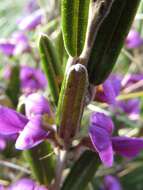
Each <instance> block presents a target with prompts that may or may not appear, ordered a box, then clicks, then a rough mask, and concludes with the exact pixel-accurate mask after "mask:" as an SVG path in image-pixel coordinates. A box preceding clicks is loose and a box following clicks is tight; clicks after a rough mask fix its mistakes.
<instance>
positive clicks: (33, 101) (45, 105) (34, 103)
mask: <svg viewBox="0 0 143 190" xmlns="http://www.w3.org/2000/svg"><path fill="white" fill-rule="evenodd" d="M25 110H26V115H27V117H28V118H30V117H31V116H33V115H36V114H41V115H43V114H46V113H47V114H48V115H49V116H50V115H51V111H50V106H49V102H48V100H47V99H46V98H45V97H44V96H42V95H41V94H38V93H34V94H30V95H29V96H28V97H27V98H26V100H25Z"/></svg>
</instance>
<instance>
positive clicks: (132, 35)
mask: <svg viewBox="0 0 143 190" xmlns="http://www.w3.org/2000/svg"><path fill="white" fill-rule="evenodd" d="M142 44H143V39H142V38H141V37H140V35H139V33H138V32H137V31H136V30H135V29H131V30H130V32H129V34H128V36H127V38H126V41H125V45H126V47H127V48H128V49H133V48H137V47H139V46H141V45H142Z"/></svg>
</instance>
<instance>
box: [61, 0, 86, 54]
mask: <svg viewBox="0 0 143 190" xmlns="http://www.w3.org/2000/svg"><path fill="white" fill-rule="evenodd" d="M89 2H90V0H62V31H63V38H64V43H65V47H66V50H67V52H68V53H69V55H71V56H73V57H75V56H78V55H80V54H81V52H82V49H83V46H84V42H85V36H86V29H87V22H88V11H89Z"/></svg>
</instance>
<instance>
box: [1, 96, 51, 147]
mask: <svg viewBox="0 0 143 190" xmlns="http://www.w3.org/2000/svg"><path fill="white" fill-rule="evenodd" d="M30 98H31V97H30ZM39 98H40V101H35V105H34V102H32V103H31V105H32V106H31V105H30V106H27V105H26V107H27V108H26V112H27V113H28V117H27V116H24V115H22V114H20V113H17V112H16V111H14V110H12V109H10V108H6V107H3V106H1V107H0V134H2V135H17V136H18V137H17V139H16V148H17V149H20V150H25V149H29V148H32V147H34V146H36V145H38V144H39V143H41V142H42V141H44V140H45V139H46V138H47V137H48V134H49V132H47V131H45V130H44V129H43V128H42V127H43V114H47V115H48V114H49V105H48V102H46V99H44V97H43V98H42V97H39ZM28 101H29V102H30V100H28ZM31 101H32V98H31ZM43 102H45V104H43ZM32 107H33V108H35V109H36V108H38V109H39V108H40V109H39V110H38V112H35V111H34V113H33V114H32ZM28 108H29V110H28ZM31 115H32V116H31ZM48 116H49V115H48ZM49 118H50V116H49Z"/></svg>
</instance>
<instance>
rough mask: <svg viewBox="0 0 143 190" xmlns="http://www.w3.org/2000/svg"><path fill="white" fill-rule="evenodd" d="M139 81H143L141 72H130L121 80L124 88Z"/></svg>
mask: <svg viewBox="0 0 143 190" xmlns="http://www.w3.org/2000/svg"><path fill="white" fill-rule="evenodd" d="M139 81H143V74H140V73H136V74H128V75H126V76H125V77H124V78H123V80H122V82H121V84H122V88H127V87H129V86H130V85H132V84H135V83H137V82H139Z"/></svg>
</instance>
